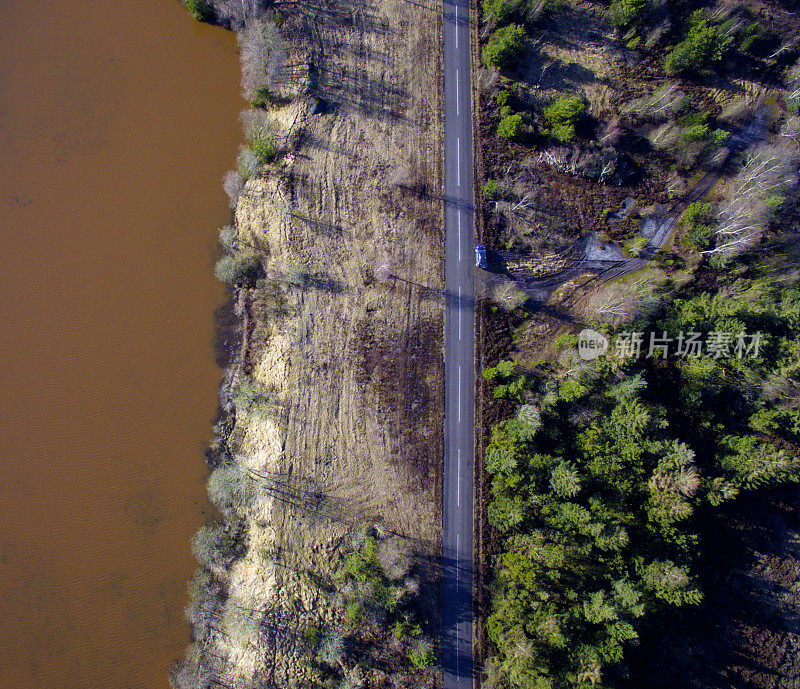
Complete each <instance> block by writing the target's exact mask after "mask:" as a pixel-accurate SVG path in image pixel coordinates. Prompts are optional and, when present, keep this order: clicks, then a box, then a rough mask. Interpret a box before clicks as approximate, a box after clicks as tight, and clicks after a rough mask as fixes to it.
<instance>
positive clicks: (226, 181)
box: [222, 170, 244, 208]
mask: <svg viewBox="0 0 800 689" xmlns="http://www.w3.org/2000/svg"><path fill="white" fill-rule="evenodd" d="M222 188H223V189H224V190H225V193H226V194H227V195H228V205H229V206H230V207H231V208H236V204H237V203H238V201H239V196H241V194H242V189H244V180H243V179H242V176H241V175H240V174H239V173H238V172H236V170H228V172H226V173H225V176H224V177H223V178H222Z"/></svg>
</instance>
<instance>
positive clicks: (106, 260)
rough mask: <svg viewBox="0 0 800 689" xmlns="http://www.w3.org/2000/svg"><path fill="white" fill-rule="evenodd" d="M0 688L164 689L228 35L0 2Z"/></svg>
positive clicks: (180, 15)
mask: <svg viewBox="0 0 800 689" xmlns="http://www.w3.org/2000/svg"><path fill="white" fill-rule="evenodd" d="M0 7H2V10H3V12H2V15H3V22H2V24H1V25H0V170H1V171H2V174H1V175H0V179H2V184H1V185H0V221H1V222H0V228H1V229H2V244H3V247H2V251H1V252H0V281H1V282H2V288H1V289H0V305H1V306H0V308H2V311H1V312H0V313H2V329H1V330H0V352H1V353H2V367H0V385H1V386H2V394H1V395H0V409H1V410H2V411H1V412H0V415H1V417H2V421H3V436H2V440H3V443H2V454H1V455H0V456H1V457H2V469H1V471H2V473H1V474H0V477H1V478H0V612H2V616H3V623H2V631H0V687H2V688H3V689H6V688H8V689H11V688H12V687H13V688H14V689H19V688H20V687H25V688H26V689H40V688H41V689H45V688H47V689H62V688H63V689H72V688H75V689H86V688H87V687H104V689H123V688H129V687H130V688H133V687H136V688H143V687H148V688H156V689H159V688H164V689H166V687H168V686H169V681H168V671H169V666H170V664H171V662H172V661H173V660H175V659H176V658H178V657H180V656H182V654H183V651H184V648H185V646H186V645H187V643H188V641H189V639H188V627H187V624H186V621H185V619H184V615H183V608H184V606H185V605H186V603H187V595H186V583H187V581H188V579H189V578H190V576H191V573H192V571H193V569H194V562H193V560H192V556H191V553H190V547H189V542H190V537H191V534H192V533H193V532H194V531H195V530H196V529H197V528H198V526H199V525H200V524H201V523H202V521H203V520H204V518H205V514H206V513H207V512H208V509H207V505H206V502H205V488H204V481H205V477H206V469H205V465H204V461H203V459H204V458H203V450H204V447H205V445H206V443H207V441H208V439H209V436H210V427H211V422H212V421H213V418H214V415H215V411H216V408H217V387H218V384H219V380H220V371H219V369H218V368H217V367H216V364H215V360H214V351H213V344H212V343H213V336H214V309H215V307H217V306H219V305H220V304H222V303H223V302H224V299H225V291H224V289H223V288H222V287H221V286H220V285H219V284H218V283H217V282H216V280H215V279H214V276H213V272H212V265H213V258H214V251H215V239H216V228H217V227H219V226H220V225H223V224H225V223H226V222H228V219H229V211H228V209H227V199H226V198H225V196H224V194H223V192H222V188H221V182H220V180H221V177H222V175H223V174H224V172H225V171H226V170H227V169H229V168H230V167H232V165H233V161H234V159H235V156H236V151H237V147H238V143H239V139H240V133H239V125H238V112H239V110H240V109H241V107H242V101H241V100H240V96H239V66H238V58H237V51H236V43H235V38H234V36H233V34H231V33H229V32H227V31H225V30H223V29H220V28H215V27H210V26H206V25H200V24H198V23H197V22H195V21H194V20H193V19H191V17H189V16H188V15H187V13H186V11H185V10H184V9H183V8H182V7H181V5H180V3H179V2H178V0H136V1H135V2H134V1H133V0H116V1H115V2H113V3H112V2H101V1H100V0H80V1H79V2H75V3H67V4H61V5H58V4H55V5H54V4H51V3H32V2H22V1H21V0H0Z"/></svg>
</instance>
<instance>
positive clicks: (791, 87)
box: [786, 62, 800, 101]
mask: <svg viewBox="0 0 800 689" xmlns="http://www.w3.org/2000/svg"><path fill="white" fill-rule="evenodd" d="M786 90H787V92H788V93H787V95H788V97H789V98H790V99H791V100H793V101H796V100H798V99H800V62H797V63H795V65H794V66H793V67H792V68H791V69H790V70H789V72H788V74H787V75H786Z"/></svg>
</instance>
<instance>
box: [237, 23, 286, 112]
mask: <svg viewBox="0 0 800 689" xmlns="http://www.w3.org/2000/svg"><path fill="white" fill-rule="evenodd" d="M238 40H239V50H240V60H241V62H242V89H243V90H244V94H245V97H246V98H248V99H250V98H252V97H253V96H255V94H256V91H258V89H260V88H262V87H267V88H273V87H274V86H275V78H276V76H277V74H278V70H279V69H280V67H281V66H282V65H283V64H284V63H285V62H286V53H285V50H284V48H283V44H282V41H281V37H280V33H279V32H278V28H277V27H276V26H275V24H273V23H272V22H271V21H268V20H267V19H266V18H265V17H259V18H257V19H254V20H252V21H250V22H249V23H248V24H247V26H246V27H245V28H244V29H243V30H242V31H241V32H240V33H239V35H238Z"/></svg>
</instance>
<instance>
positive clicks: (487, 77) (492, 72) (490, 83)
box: [477, 69, 500, 98]
mask: <svg viewBox="0 0 800 689" xmlns="http://www.w3.org/2000/svg"><path fill="white" fill-rule="evenodd" d="M499 79H500V72H498V71H497V70H496V69H479V70H478V79H477V81H478V89H479V90H480V92H481V93H482V94H483V95H484V97H486V98H488V97H490V96H491V95H492V93H493V92H494V90H495V89H496V88H497V82H498V80H499Z"/></svg>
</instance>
